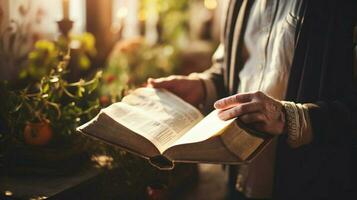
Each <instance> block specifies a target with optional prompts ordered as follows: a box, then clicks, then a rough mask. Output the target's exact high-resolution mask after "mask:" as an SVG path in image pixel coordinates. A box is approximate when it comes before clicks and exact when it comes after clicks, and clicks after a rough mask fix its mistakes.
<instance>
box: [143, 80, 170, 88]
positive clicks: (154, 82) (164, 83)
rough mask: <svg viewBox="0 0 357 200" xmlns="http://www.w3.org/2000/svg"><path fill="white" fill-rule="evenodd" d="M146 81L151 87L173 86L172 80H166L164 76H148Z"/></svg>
mask: <svg viewBox="0 0 357 200" xmlns="http://www.w3.org/2000/svg"><path fill="white" fill-rule="evenodd" d="M147 83H148V87H153V88H163V89H170V88H171V87H172V86H173V82H172V80H167V79H166V78H158V79H153V78H149V79H148V81H147Z"/></svg>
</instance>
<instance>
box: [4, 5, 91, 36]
mask: <svg viewBox="0 0 357 200" xmlns="http://www.w3.org/2000/svg"><path fill="white" fill-rule="evenodd" d="M2 5H3V6H4V7H3V10H4V12H5V15H6V16H7V17H5V18H4V19H7V23H8V22H9V20H15V21H17V22H19V23H26V22H31V26H32V27H31V29H32V30H35V31H36V32H39V33H41V35H43V36H45V37H47V38H53V37H56V36H57V35H58V27H57V23H56V22H57V21H59V20H61V19H62V16H63V13H62V0H50V1H49V0H3V2H2ZM85 8H86V7H85V0H71V1H70V18H71V20H73V21H74V22H75V23H74V27H73V29H72V31H73V32H74V33H81V32H83V31H85V25H86V21H85V20H86V15H85ZM24 15H26V17H24ZM4 24H5V23H4Z"/></svg>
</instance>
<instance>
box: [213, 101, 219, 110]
mask: <svg viewBox="0 0 357 200" xmlns="http://www.w3.org/2000/svg"><path fill="white" fill-rule="evenodd" d="M213 106H214V108H216V109H219V108H220V107H221V101H216V102H215V103H214V104H213Z"/></svg>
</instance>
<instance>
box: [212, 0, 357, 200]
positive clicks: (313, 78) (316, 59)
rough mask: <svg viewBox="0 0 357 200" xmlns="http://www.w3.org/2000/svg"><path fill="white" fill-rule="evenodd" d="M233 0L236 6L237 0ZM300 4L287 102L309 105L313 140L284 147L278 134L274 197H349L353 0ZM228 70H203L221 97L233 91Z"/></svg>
mask: <svg viewBox="0 0 357 200" xmlns="http://www.w3.org/2000/svg"><path fill="white" fill-rule="evenodd" d="M236 1H239V3H238V4H236V5H237V6H240V5H241V1H240V0H236ZM299 2H301V6H300V7H299V8H300V20H299V21H298V27H297V33H296V41H295V42H296V47H295V54H294V60H293V64H292V68H291V72H290V79H289V83H288V91H287V96H286V100H289V101H294V102H297V103H310V104H309V114H310V118H311V124H312V129H313V134H314V139H313V142H312V143H311V144H309V145H305V146H302V147H300V148H296V149H292V148H290V147H289V146H288V145H287V143H286V134H285V135H282V136H280V138H279V143H278V148H277V161H276V173H275V175H276V176H275V182H274V194H273V195H274V199H289V200H291V199H350V198H349V197H350V196H352V195H354V194H353V193H355V191H354V190H356V191H357V187H355V188H354V184H353V182H357V179H353V177H354V174H355V173H354V171H356V170H357V168H354V166H356V165H355V162H354V160H357V159H356V158H357V154H354V153H353V151H354V149H353V147H354V145H355V144H357V142H356V137H357V89H356V85H354V82H353V36H352V35H353V26H354V24H355V16H354V14H355V13H357V7H356V2H357V1H355V0H349V1H337V0H310V1H309V0H304V1H299ZM231 10H236V11H237V10H238V11H239V8H238V9H237V8H236V9H231ZM233 16H234V15H233ZM226 21H227V25H226V29H225V36H226V37H225V38H224V43H225V46H226V47H229V45H231V40H230V39H231V38H230V37H229V32H230V30H231V29H230V28H229V27H230V26H232V25H233V24H235V21H234V20H232V19H229V18H227V20H226ZM242 23H244V21H243V22H242ZM243 27H244V26H243ZM241 31H242V30H241ZM242 35H244V34H240V37H242ZM226 52H228V55H225V56H226V59H227V57H228V59H230V58H231V57H232V55H229V53H230V52H229V49H228V51H227V49H226ZM237 53H238V54H239V53H240V52H239V49H238V51H237ZM226 54H227V53H226ZM236 57H237V59H239V56H236ZM236 63H238V64H239V61H237V62H236ZM227 66H228V65H226V64H224V62H223V64H222V63H217V64H216V66H213V67H212V68H211V69H210V70H208V71H207V72H206V73H208V74H209V75H210V76H211V79H212V80H213V81H214V83H215V85H216V88H217V93H218V94H219V96H220V97H223V96H227V95H230V94H233V93H235V91H234V90H232V91H230V88H229V85H230V84H229V83H230V81H232V80H229V79H228V78H227V77H230V75H229V73H230V72H232V69H229V68H228V67H227ZM235 67H236V66H235ZM234 77H238V76H234ZM236 82H237V83H239V81H236ZM236 88H237V87H236ZM355 157H356V158H355ZM356 197H357V196H355V198H356Z"/></svg>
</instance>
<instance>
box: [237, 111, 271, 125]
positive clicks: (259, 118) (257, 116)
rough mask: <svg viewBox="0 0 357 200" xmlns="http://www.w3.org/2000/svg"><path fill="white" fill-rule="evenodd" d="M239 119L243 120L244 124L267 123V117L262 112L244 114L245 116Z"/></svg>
mask: <svg viewBox="0 0 357 200" xmlns="http://www.w3.org/2000/svg"><path fill="white" fill-rule="evenodd" d="M239 119H240V120H242V122H244V123H246V124H251V123H257V122H265V121H266V118H265V115H263V114H262V113H260V112H254V113H248V114H244V115H241V116H240V117H239Z"/></svg>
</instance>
